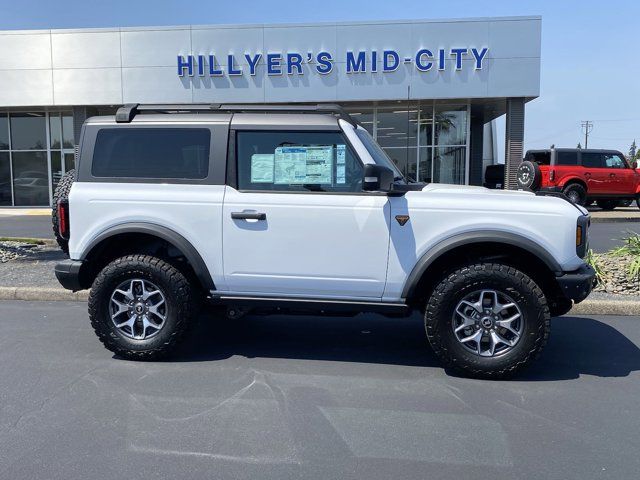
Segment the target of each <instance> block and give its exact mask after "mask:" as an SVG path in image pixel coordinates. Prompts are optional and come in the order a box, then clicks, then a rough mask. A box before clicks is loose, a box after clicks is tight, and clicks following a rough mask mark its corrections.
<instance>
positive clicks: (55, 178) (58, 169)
mask: <svg viewBox="0 0 640 480" xmlns="http://www.w3.org/2000/svg"><path fill="white" fill-rule="evenodd" d="M62 175H64V171H63V169H62V152H51V187H52V189H51V191H54V190H55V189H56V187H57V186H58V182H59V181H60V179H61V178H62Z"/></svg>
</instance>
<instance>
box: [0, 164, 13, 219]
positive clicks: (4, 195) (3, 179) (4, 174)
mask: <svg viewBox="0 0 640 480" xmlns="http://www.w3.org/2000/svg"><path fill="white" fill-rule="evenodd" d="M9 159H10V157H9V152H0V205H2V206H3V207H4V206H7V205H11V165H9Z"/></svg>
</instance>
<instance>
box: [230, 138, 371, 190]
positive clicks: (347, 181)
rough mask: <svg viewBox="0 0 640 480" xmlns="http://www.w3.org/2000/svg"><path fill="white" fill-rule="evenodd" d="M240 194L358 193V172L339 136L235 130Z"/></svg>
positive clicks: (355, 162)
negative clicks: (242, 191)
mask: <svg viewBox="0 0 640 480" xmlns="http://www.w3.org/2000/svg"><path fill="white" fill-rule="evenodd" d="M236 153H237V161H238V188H239V189H240V190H267V191H287V192H288V191H301V192H308V191H311V192H360V191H362V173H363V167H362V164H361V163H360V160H359V159H358V158H357V157H356V156H355V155H354V154H353V152H352V151H351V149H350V148H349V145H348V144H347V142H346V140H345V138H344V136H343V135H342V134H341V133H338V132H289V131H262V132H255V131H246V132H245V131H239V132H237V134H236Z"/></svg>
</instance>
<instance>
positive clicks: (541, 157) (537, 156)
mask: <svg viewBox="0 0 640 480" xmlns="http://www.w3.org/2000/svg"><path fill="white" fill-rule="evenodd" d="M525 160H528V161H529V162H535V163H537V164H538V165H550V164H551V152H548V151H547V152H527V156H526V157H525Z"/></svg>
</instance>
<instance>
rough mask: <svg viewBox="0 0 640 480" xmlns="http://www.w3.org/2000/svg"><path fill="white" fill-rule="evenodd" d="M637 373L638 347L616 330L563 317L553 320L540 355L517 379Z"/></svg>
mask: <svg viewBox="0 0 640 480" xmlns="http://www.w3.org/2000/svg"><path fill="white" fill-rule="evenodd" d="M628 318H630V317H628ZM634 321H638V319H634ZM638 370H640V348H638V346H636V344H634V343H633V342H632V341H631V340H629V339H628V338H627V337H626V336H625V335H624V334H623V333H621V332H620V331H619V330H617V329H616V328H614V327H612V326H610V325H608V324H606V323H603V322H600V321H598V320H595V319H592V318H585V317H572V316H565V317H559V318H554V319H553V320H552V322H551V337H550V338H549V342H548V343H547V346H546V348H545V349H544V351H543V352H542V355H541V356H540V358H539V359H538V360H537V361H535V362H534V363H533V364H532V365H531V367H530V368H529V369H527V370H525V371H524V372H523V373H522V374H520V375H518V377H517V380H521V381H550V380H566V379H572V378H578V377H579V376H580V375H593V376H596V377H626V376H628V375H629V374H630V373H632V372H635V371H638Z"/></svg>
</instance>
